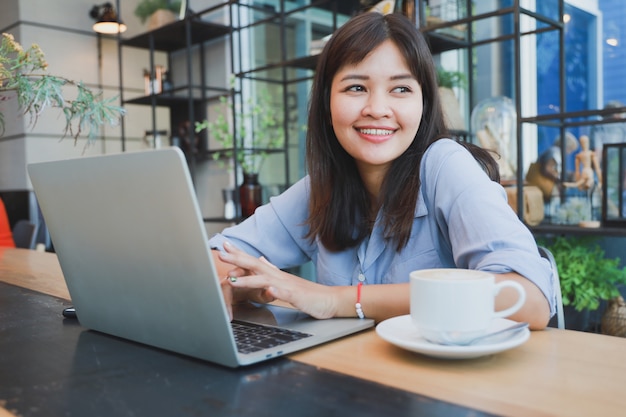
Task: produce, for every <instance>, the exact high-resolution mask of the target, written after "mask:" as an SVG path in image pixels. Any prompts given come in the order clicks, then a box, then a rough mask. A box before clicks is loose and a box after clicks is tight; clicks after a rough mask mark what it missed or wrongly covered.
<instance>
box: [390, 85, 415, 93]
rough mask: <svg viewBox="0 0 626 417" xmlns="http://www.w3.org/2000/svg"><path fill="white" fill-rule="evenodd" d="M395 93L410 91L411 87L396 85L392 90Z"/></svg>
mask: <svg viewBox="0 0 626 417" xmlns="http://www.w3.org/2000/svg"><path fill="white" fill-rule="evenodd" d="M392 91H393V92H394V93H410V92H411V89H410V88H409V87H406V86H401V87H396V88H394V89H393V90H392Z"/></svg>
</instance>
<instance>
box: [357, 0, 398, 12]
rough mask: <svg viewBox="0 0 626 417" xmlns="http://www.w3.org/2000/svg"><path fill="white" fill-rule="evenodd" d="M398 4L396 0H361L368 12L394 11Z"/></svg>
mask: <svg viewBox="0 0 626 417" xmlns="http://www.w3.org/2000/svg"><path fill="white" fill-rule="evenodd" d="M395 6H396V1H395V0H383V1H365V0H361V7H362V8H364V9H365V10H367V11H368V12H376V13H381V14H389V13H393V12H394V9H395Z"/></svg>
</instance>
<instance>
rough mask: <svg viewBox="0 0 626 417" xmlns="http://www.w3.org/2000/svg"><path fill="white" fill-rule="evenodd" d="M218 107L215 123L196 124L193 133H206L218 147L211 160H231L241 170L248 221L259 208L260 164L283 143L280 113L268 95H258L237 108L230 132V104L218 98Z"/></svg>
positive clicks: (242, 199) (241, 192) (243, 208)
mask: <svg viewBox="0 0 626 417" xmlns="http://www.w3.org/2000/svg"><path fill="white" fill-rule="evenodd" d="M220 103H221V107H222V112H221V113H220V114H219V115H218V116H217V117H216V119H215V120H213V121H208V120H204V121H202V122H196V126H195V130H196V132H200V131H202V130H204V129H207V130H208V131H209V135H210V137H211V138H213V139H214V140H215V141H216V142H217V143H218V144H219V145H220V146H221V149H219V150H217V151H215V152H213V154H212V155H213V159H214V160H220V159H222V160H223V159H226V158H228V159H230V158H233V157H234V159H235V160H236V162H237V164H238V165H239V166H240V167H241V171H242V174H243V182H242V184H241V186H240V188H239V197H240V199H239V202H240V204H241V214H242V216H243V217H247V216H249V215H251V214H252V213H253V212H254V210H255V209H256V208H257V207H258V206H260V205H261V204H262V193H261V186H260V184H259V182H258V175H259V171H260V169H261V166H262V165H263V162H264V161H265V160H266V159H267V157H268V156H269V154H270V153H271V152H272V151H273V150H276V149H279V148H281V147H282V146H283V144H284V142H285V135H284V130H283V125H282V117H281V114H282V113H280V112H279V111H277V110H276V108H275V107H274V106H273V105H272V102H271V100H270V95H269V93H268V92H267V91H260V92H259V93H257V96H256V97H255V98H254V99H252V98H250V99H248V100H246V102H245V103H243V104H242V105H241V108H236V113H237V114H236V119H237V120H236V126H237V127H236V128H233V127H232V123H230V122H229V117H228V116H229V115H231V114H232V112H233V102H232V101H231V100H230V99H229V98H227V97H221V98H220ZM235 141H237V142H235ZM235 145H236V146H235Z"/></svg>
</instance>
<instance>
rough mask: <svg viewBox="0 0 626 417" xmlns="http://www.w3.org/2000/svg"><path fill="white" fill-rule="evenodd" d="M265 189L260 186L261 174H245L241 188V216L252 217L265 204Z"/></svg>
mask: <svg viewBox="0 0 626 417" xmlns="http://www.w3.org/2000/svg"><path fill="white" fill-rule="evenodd" d="M262 191H263V188H262V187H261V184H259V174H249V173H244V174H243V183H242V184H241V186H240V187H239V202H240V203H241V216H242V217H244V218H245V217H250V216H251V215H252V214H254V210H256V208H257V207H259V206H260V205H262V204H263V192H262Z"/></svg>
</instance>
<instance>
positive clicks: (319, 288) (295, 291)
mask: <svg viewBox="0 0 626 417" xmlns="http://www.w3.org/2000/svg"><path fill="white" fill-rule="evenodd" d="M224 250H225V252H220V253H219V259H220V260H222V261H223V262H226V263H229V264H232V265H236V266H237V268H235V269H233V270H231V271H229V274H228V275H229V278H227V279H225V280H224V281H223V283H222V289H223V291H224V297H225V300H226V303H227V305H228V306H229V307H230V303H232V302H237V301H243V300H244V298H245V299H247V300H250V301H256V302H261V303H267V302H271V301H274V300H276V299H277V300H281V301H285V302H287V303H289V304H291V305H292V306H294V307H295V308H297V309H299V310H301V311H303V312H305V313H307V314H309V315H311V316H313V317H315V318H318V319H325V318H330V317H334V316H335V313H336V310H337V307H336V304H337V301H336V300H335V297H334V291H333V288H332V287H328V286H325V285H320V284H316V283H314V282H311V281H309V280H306V279H303V278H300V277H297V276H295V275H292V274H289V273H287V272H284V271H281V270H280V269H278V268H276V267H275V266H274V265H272V264H270V263H269V262H268V261H267V260H266V259H265V258H258V259H257V258H255V257H253V256H250V255H248V254H247V253H245V252H243V251H241V250H239V249H237V248H235V247H234V246H233V245H232V244H230V243H228V242H227V243H225V244H224ZM225 286H230V287H231V289H232V290H233V291H229V289H228V288H225Z"/></svg>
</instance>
